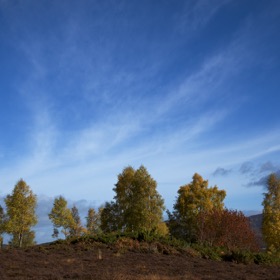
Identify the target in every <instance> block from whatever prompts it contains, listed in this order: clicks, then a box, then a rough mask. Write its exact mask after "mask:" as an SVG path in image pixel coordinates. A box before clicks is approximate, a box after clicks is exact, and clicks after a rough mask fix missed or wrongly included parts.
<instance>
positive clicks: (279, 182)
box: [262, 174, 280, 253]
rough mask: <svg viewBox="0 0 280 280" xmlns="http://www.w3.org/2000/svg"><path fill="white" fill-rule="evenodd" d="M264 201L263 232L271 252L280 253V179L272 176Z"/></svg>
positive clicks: (269, 179)
mask: <svg viewBox="0 0 280 280" xmlns="http://www.w3.org/2000/svg"><path fill="white" fill-rule="evenodd" d="M266 188H267V192H266V193H264V200H263V203H262V204H263V207H264V208H263V224H262V232H263V237H264V240H265V242H266V245H267V248H268V250H269V251H272V252H277V253H280V179H279V178H277V176H276V174H271V175H270V176H269V177H268V180H267V185H266Z"/></svg>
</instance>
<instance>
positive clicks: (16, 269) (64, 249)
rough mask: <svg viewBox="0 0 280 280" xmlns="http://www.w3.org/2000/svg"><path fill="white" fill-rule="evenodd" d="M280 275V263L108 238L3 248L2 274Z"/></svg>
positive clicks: (140, 277)
mask: <svg viewBox="0 0 280 280" xmlns="http://www.w3.org/2000/svg"><path fill="white" fill-rule="evenodd" d="M64 278H68V279H101V280H102V279H110V280H111V279H112V280H114V279H115V280H120V279H138V280H143V279H145V280H148V279H151V280H160V279H163V280H167V279H173V280H175V279H176V280H177V279H252V280H255V279H280V267H279V266H278V267H277V266H263V265H255V264H254V265H253V264H252V265H244V264H236V263H231V262H222V261H221V262H219V261H211V260H205V259H202V258H199V257H195V256H191V254H186V253H184V254H183V253H181V254H180V253H177V254H168V255H167V254H162V253H157V252H154V253H151V252H150V253H143V252H142V253H141V252H131V251H123V252H120V251H116V250H115V249H114V248H110V247H108V246H106V245H104V244H95V245H92V246H91V247H82V246H79V245H67V246H66V245H48V246H36V247H33V248H28V249H25V250H23V249H22V250H20V249H4V250H2V251H0V279H1V280H5V279H64Z"/></svg>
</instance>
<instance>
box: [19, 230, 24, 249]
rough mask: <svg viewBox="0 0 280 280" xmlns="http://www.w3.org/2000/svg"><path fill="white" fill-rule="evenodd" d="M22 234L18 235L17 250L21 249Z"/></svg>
mask: <svg viewBox="0 0 280 280" xmlns="http://www.w3.org/2000/svg"><path fill="white" fill-rule="evenodd" d="M22 236H23V235H22V233H19V236H18V239H19V248H21V247H22Z"/></svg>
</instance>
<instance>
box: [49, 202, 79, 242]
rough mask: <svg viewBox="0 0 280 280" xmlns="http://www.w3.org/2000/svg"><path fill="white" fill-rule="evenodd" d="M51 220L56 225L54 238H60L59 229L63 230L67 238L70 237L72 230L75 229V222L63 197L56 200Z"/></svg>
mask: <svg viewBox="0 0 280 280" xmlns="http://www.w3.org/2000/svg"><path fill="white" fill-rule="evenodd" d="M49 219H50V220H51V221H52V223H53V225H54V234H53V235H52V236H53V237H58V233H57V231H58V228H62V230H61V232H62V233H63V234H64V236H65V238H67V237H68V236H69V235H70V230H71V229H73V228H75V220H74V218H73V215H72V212H71V210H70V209H69V208H68V207H67V201H66V199H65V198H64V197H63V196H59V197H58V198H56V199H55V200H54V203H53V208H52V210H51V213H49Z"/></svg>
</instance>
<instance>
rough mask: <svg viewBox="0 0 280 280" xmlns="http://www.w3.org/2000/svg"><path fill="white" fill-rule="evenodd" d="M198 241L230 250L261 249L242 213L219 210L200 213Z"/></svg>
mask: <svg viewBox="0 0 280 280" xmlns="http://www.w3.org/2000/svg"><path fill="white" fill-rule="evenodd" d="M197 241H198V242H200V243H204V244H209V245H211V246H222V247H226V248H227V249H228V250H235V249H241V250H252V251H257V250H258V249H259V247H258V242H257V239H256V236H255V234H254V232H253V230H252V228H251V226H250V222H249V220H248V218H246V217H245V216H244V214H243V213H242V212H241V211H237V210H228V209H224V210H217V209H213V210H212V211H208V212H200V213H199V215H198V216H197Z"/></svg>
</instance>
